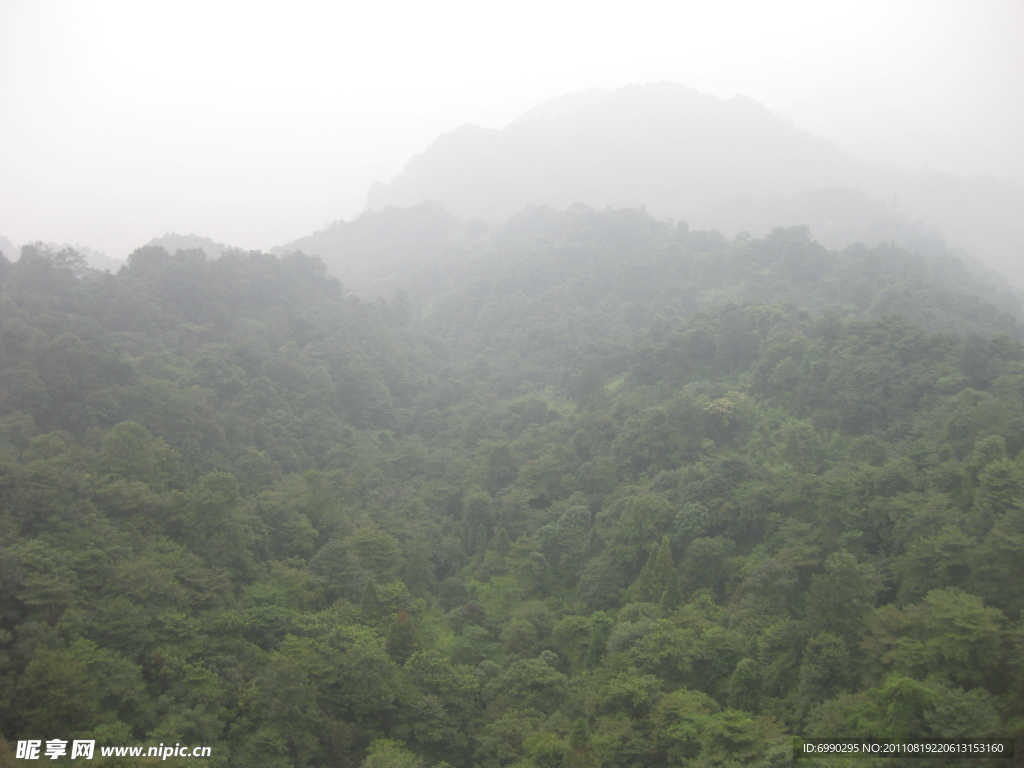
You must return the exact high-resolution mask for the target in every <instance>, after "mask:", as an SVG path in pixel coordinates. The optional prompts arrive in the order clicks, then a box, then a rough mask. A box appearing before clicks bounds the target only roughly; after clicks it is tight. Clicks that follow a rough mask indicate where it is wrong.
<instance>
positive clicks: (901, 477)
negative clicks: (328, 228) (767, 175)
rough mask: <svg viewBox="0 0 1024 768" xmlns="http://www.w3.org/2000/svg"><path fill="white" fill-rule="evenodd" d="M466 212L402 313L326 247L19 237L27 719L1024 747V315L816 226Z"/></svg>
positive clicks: (305, 761)
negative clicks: (828, 236) (727, 230)
mask: <svg viewBox="0 0 1024 768" xmlns="http://www.w3.org/2000/svg"><path fill="white" fill-rule="evenodd" d="M391 215H392V216H393V217H396V224H401V220H400V219H401V214H400V213H398V212H393V213H392V214H391ZM423 215H424V214H423V212H422V211H419V212H410V213H409V216H410V217H411V221H412V222H413V223H410V224H409V226H410V227H413V228H415V227H422V226H425V225H424V224H423V221H422V217H423ZM415 222H419V223H415ZM381 231H382V235H381V236H382V237H383V238H390V240H385V242H395V241H396V238H398V236H396V235H395V233H394V232H393V231H391V230H389V229H388V228H386V227H382V228H381ZM445 231H449V234H448V235H444V237H449V236H451V237H455V238H456V239H457V240H458V242H460V243H461V245H460V249H461V250H459V251H458V252H457V253H455V255H452V254H453V251H448V250H446V249H445V247H444V245H443V243H444V237H442V238H440V244H438V243H434V244H428V246H427V250H428V251H429V249H436V250H437V252H438V253H440V254H442V255H445V254H447V256H449V257H450V258H448V260H447V261H445V262H443V264H442V265H441V266H439V265H438V263H437V259H432V258H431V257H430V255H429V252H428V253H424V252H422V251H418V250H417V248H416V246H415V243H414V241H415V238H412V240H411V241H410V242H411V244H410V245H409V246H408V260H406V261H401V262H400V266H395V265H394V264H392V265H391V266H388V262H387V260H386V259H384V261H382V262H381V264H380V265H379V266H381V268H382V269H383V270H384V271H383V272H381V273H380V276H381V277H382V278H387V280H388V281H390V282H389V283H388V284H389V285H394V286H400V285H401V286H404V292H402V293H398V294H396V295H395V297H394V298H392V299H390V300H387V301H385V300H369V301H367V300H363V299H359V298H356V297H355V296H353V295H351V294H348V293H346V291H345V290H344V289H343V288H342V285H341V284H339V282H338V280H337V279H335V278H334V277H332V276H330V275H329V274H328V273H327V270H326V268H325V266H324V264H323V263H322V262H320V261H319V260H317V259H314V258H311V257H306V256H303V255H301V254H291V255H287V256H282V257H275V256H270V255H266V254H261V253H242V252H238V251H228V252H226V253H225V254H223V255H222V256H221V257H220V258H219V259H216V260H208V259H206V258H205V257H204V255H203V254H201V253H198V252H190V251H178V252H176V253H175V254H169V253H167V252H166V251H165V250H163V249H162V248H159V247H147V248H143V249H140V250H139V251H136V252H135V253H134V254H133V255H132V257H131V259H130V261H129V263H128V265H127V267H125V268H124V269H123V270H122V271H121V272H120V273H119V274H117V275H109V274H100V273H96V272H92V271H90V270H89V269H88V268H86V267H85V265H84V263H83V262H82V261H81V259H78V258H76V255H75V254H74V253H73V252H67V251H65V252H59V253H53V252H49V251H47V250H46V249H45V248H42V247H38V248H26V249H24V250H23V252H22V255H21V258H20V259H19V260H18V261H17V262H15V263H11V262H7V261H3V262H0V441H2V447H0V498H2V507H0V509H2V512H0V580H2V586H0V689H2V690H5V691H10V692H13V693H12V694H11V695H7V696H4V697H2V702H0V734H2V736H3V738H4V739H5V740H6V742H7V743H8V744H13V743H14V742H15V741H16V740H18V739H26V738H42V739H47V738H69V739H70V738H76V737H78V738H95V739H97V740H98V741H99V742H100V743H103V744H133V743H138V744H147V745H148V744H156V743H161V742H162V743H176V742H180V743H182V744H188V745H196V744H203V745H210V746H212V747H213V755H212V757H211V758H209V759H207V761H206V764H208V765H211V766H243V765H245V766H248V765H261V766H352V767H353V768H359V767H360V766H362V767H365V768H371V767H376V768H381V767H385V766H387V767H391V766H409V767H413V768H415V767H417V766H418V767H420V768H428V767H431V766H445V765H447V766H452V767H458V766H484V767H486V768H491V767H494V768H497V767H498V766H518V767H519V768H528V767H531V766H532V767H540V766H560V765H572V766H609V767H611V766H623V767H626V766H636V767H637V768H639V767H640V766H651V765H695V766H714V765H736V764H745V765H761V766H775V765H786V764H789V761H790V759H791V755H792V736H793V735H802V736H835V735H843V736H865V737H869V736H870V737H878V738H900V737H906V736H918V737H921V736H923V737H927V736H968V737H985V736H1002V737H1011V736H1016V737H1018V738H1019V737H1021V736H1024V720H1022V719H1021V715H1020V713H1021V712H1022V711H1024V700H1022V698H1021V691H1022V690H1024V685H1022V681H1024V623H1022V622H1024V619H1022V610H1024V600H1022V596H1021V592H1020V589H1019V587H1018V584H1017V582H1018V581H1019V574H1020V572H1021V568H1022V565H1024V503H1022V499H1024V455H1022V453H1021V449H1022V447H1024V346H1022V343H1021V342H1022V335H1021V332H1020V329H1019V327H1018V324H1017V321H1016V320H1015V314H1016V313H1017V312H1018V307H1017V305H1015V304H1014V302H1013V300H1012V299H1011V298H1009V297H1004V296H1001V295H1000V294H999V293H998V291H996V290H995V289H992V288H990V287H986V285H985V284H984V283H983V282H982V281H980V280H979V279H976V278H974V277H972V276H971V275H970V273H968V272H967V271H966V270H964V269H963V268H962V267H961V266H960V265H959V264H958V263H957V262H955V261H953V260H952V259H949V258H948V257H945V256H943V255H942V254H933V255H929V254H924V255H916V254H911V253H908V252H905V251H902V250H899V249H897V248H893V247H891V246H881V247H878V248H874V249H866V248H851V249H848V250H846V251H843V252H834V251H828V250H826V249H825V248H823V247H822V246H820V245H819V244H817V243H815V242H814V241H813V240H811V239H810V237H809V236H808V233H807V232H806V230H801V229H788V230H776V231H775V232H773V233H772V234H771V235H770V236H768V237H766V238H763V239H754V238H745V237H741V238H737V239H734V240H726V239H725V238H723V237H722V236H721V235H718V234H717V233H714V232H703V231H692V232H691V231H689V230H688V229H687V228H686V227H685V226H670V225H668V224H665V223H663V222H659V221H657V220H655V219H652V218H650V217H648V216H646V215H645V214H642V213H638V212H636V211H629V210H619V211H611V210H610V211H605V212H603V213H598V212H595V211H593V210H590V209H587V208H584V207H577V208H574V209H572V210H570V211H567V212H564V213H556V212H552V211H549V210H546V209H534V210H531V211H527V212H526V213H524V214H523V215H521V216H519V217H517V218H515V219H514V220H512V221H510V222H509V223H508V224H506V225H503V226H501V227H496V228H481V227H475V228H474V227H468V226H467V225H464V224H461V223H455V224H452V225H451V228H450V230H445ZM451 232H455V235H451V234H450V233H451ZM467 233H471V234H467ZM362 237H363V242H362V244H361V245H360V246H359V247H360V248H371V249H372V248H376V249H377V251H378V252H379V253H382V254H384V255H386V254H387V253H388V252H389V248H388V246H387V245H382V244H379V243H378V244H377V245H375V244H374V239H373V238H374V235H373V234H372V232H371V233H369V234H367V233H365V232H364V234H363V235H362ZM398 239H400V238H398ZM403 273H404V274H403ZM339 277H340V278H341V281H342V283H344V280H345V276H344V274H340V275H339ZM375 279H376V278H375ZM979 294H982V295H983V296H985V297H986V298H979ZM2 750H3V742H0V756H2V754H3V752H2ZM11 750H12V751H13V747H11ZM97 762H99V761H97ZM166 762H167V764H172V763H173V759H172V760H168V761H166ZM184 762H185V761H182V764H184ZM187 762H188V764H189V765H197V764H202V761H198V760H192V759H190V760H188V761H187ZM978 763H979V764H985V765H995V764H998V763H997V762H993V761H986V762H984V763H981V761H978ZM111 764H114V763H111ZM808 764H809V765H812V764H813V762H811V761H808ZM915 764H921V765H926V764H927V761H924V762H919V763H915ZM962 764H964V765H969V764H971V761H969V760H967V761H964V762H963V763H962Z"/></svg>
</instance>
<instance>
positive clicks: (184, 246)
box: [146, 232, 231, 259]
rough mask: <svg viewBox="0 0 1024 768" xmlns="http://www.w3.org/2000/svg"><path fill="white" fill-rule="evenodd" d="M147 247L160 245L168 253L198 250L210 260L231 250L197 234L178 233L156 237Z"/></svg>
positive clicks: (229, 247) (227, 246)
mask: <svg viewBox="0 0 1024 768" xmlns="http://www.w3.org/2000/svg"><path fill="white" fill-rule="evenodd" d="M146 245H158V246H160V247H161V248H163V249H164V250H166V251H167V252H168V253H174V252H175V251H179V250H180V251H192V250H197V249H198V250H201V251H203V252H204V253H205V254H206V258H208V259H219V258H220V257H221V255H223V253H224V251H226V250H231V246H229V245H225V244H224V243H218V242H217V241H215V240H214V239H213V238H209V237H203V236H202V235H196V234H188V235H179V234H178V233H177V232H167V233H165V234H164V235H162V236H161V237H154V238H153V239H152V240H150V241H149V242H148V243H146Z"/></svg>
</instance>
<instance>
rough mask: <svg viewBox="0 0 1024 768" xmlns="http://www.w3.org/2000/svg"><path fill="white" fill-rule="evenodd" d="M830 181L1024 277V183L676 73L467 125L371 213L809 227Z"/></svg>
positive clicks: (411, 166) (376, 198) (380, 188)
mask: <svg viewBox="0 0 1024 768" xmlns="http://www.w3.org/2000/svg"><path fill="white" fill-rule="evenodd" d="M837 189H845V190H848V191H850V192H851V193H858V194H859V193H864V194H866V195H867V196H868V197H869V198H870V199H871V200H873V201H876V202H878V203H881V204H884V205H889V204H890V201H892V200H893V198H894V195H895V196H896V197H897V198H898V199H899V201H900V211H899V213H900V214H901V215H903V216H904V217H906V218H907V219H909V220H911V221H916V220H920V221H922V222H923V223H924V224H925V225H926V226H928V225H930V226H934V227H937V228H938V229H939V231H940V232H941V234H942V236H943V237H945V238H947V239H948V240H949V241H950V243H951V244H953V245H956V246H959V247H962V248H966V249H968V250H969V251H970V252H972V253H974V254H975V255H976V256H978V257H980V258H982V259H983V260H984V261H986V262H987V263H988V264H989V265H990V266H992V267H995V268H997V269H1001V270H1003V271H1006V272H1008V273H1012V274H1014V275H1015V276H1018V277H1024V268H1022V266H1021V264H1020V260H1019V254H1020V252H1021V251H1022V249H1024V188H1022V187H1020V186H1017V185H1013V184H1007V183H995V182H991V181H987V180H977V179H973V180H971V179H960V178H958V177H956V176H953V175H951V174H934V173H931V174H928V173H926V172H923V171H922V172H917V171H909V170H896V169H890V168H881V167H876V166H872V165H870V164H868V163H864V162H861V161H860V160H858V159H857V158H855V157H853V156H852V155H849V154H847V153H845V152H843V151H842V150H840V149H839V148H838V147H837V146H836V145H835V144H833V143H832V142H831V141H828V140H827V139H825V138H822V137H820V136H816V135H813V134H811V133H809V132H807V131H804V130H802V129H800V128H799V127H798V126H796V125H794V124H793V123H792V122H790V121H788V120H786V119H784V118H783V117H781V116H779V115H777V114H775V113H774V112H772V111H771V110H770V109H768V108H767V107H765V106H764V105H763V104H760V103H758V102H757V101H755V100H753V99H751V98H749V97H746V96H734V97H732V98H730V99H722V98H719V97H717V96H713V95H710V94H705V93H700V92H698V91H695V90H693V89H692V88H687V87H685V86H683V85H680V84H678V83H646V84H641V85H630V86H626V87H623V88H618V89H600V88H597V89H592V90H588V91H581V92H578V93H571V94H567V95H565V96H562V97H559V98H556V99H552V100H550V101H546V102H544V103H542V104H540V105H538V106H537V107H535V108H533V109H531V110H528V111H527V112H525V113H524V114H523V115H521V116H520V117H519V118H517V119H516V120H514V121H512V122H511V123H510V124H509V125H507V126H505V127H504V128H501V129H485V128H480V127H478V126H474V125H464V126H462V127H461V128H458V129H456V130H454V131H451V132H449V133H446V134H443V135H442V136H440V137H438V138H437V139H436V140H435V141H434V142H433V143H432V144H431V145H430V146H429V147H427V148H426V149H425V150H424V151H423V152H422V153H420V154H418V155H416V156H414V157H413V158H411V159H410V160H409V162H408V164H407V165H406V167H405V168H404V170H403V171H402V173H401V174H399V175H398V176H397V177H395V178H394V179H392V180H391V181H390V182H387V183H377V184H374V185H373V187H371V189H370V190H369V192H368V194H367V203H366V210H368V211H377V210H381V209H384V208H386V207H388V206H394V207H409V206H414V205H419V204H421V203H424V202H430V201H434V202H438V203H441V204H442V205H444V207H445V209H446V210H448V211H450V212H451V213H452V214H454V215H455V216H458V217H460V218H463V219H481V220H483V221H487V222H494V223H497V222H501V221H505V220H507V219H508V218H510V217H511V216H514V215H515V214H517V213H518V212H519V211H521V210H523V209H524V208H525V207H527V206H529V205H546V206H549V207H551V208H555V209H566V208H568V207H569V206H571V205H573V204H575V203H584V204H587V205H590V206H593V207H595V208H597V209H603V208H607V207H611V208H640V207H643V208H645V209H646V210H647V211H648V212H649V213H650V214H652V215H654V216H656V217H659V218H671V219H684V220H686V221H687V222H688V223H689V224H690V225H692V226H696V227H708V226H715V227H720V228H722V229H723V231H725V232H726V233H727V234H729V233H730V230H731V233H732V234H735V233H736V232H738V231H741V230H748V231H751V233H752V234H759V233H758V232H757V231H755V230H754V228H753V227H752V226H751V225H750V224H749V223H747V222H746V221H745V220H743V216H745V215H746V212H749V211H750V210H751V209H752V208H751V201H759V203H758V205H759V210H760V212H761V213H762V214H765V215H767V214H768V213H770V212H771V211H777V212H784V213H785V217H786V218H785V219H783V220H778V221H772V222H770V223H771V224H772V225H776V226H791V225H797V224H807V225H810V226H812V228H813V227H814V225H815V223H816V219H815V217H816V216H818V215H819V214H820V213H821V210H820V209H821V205H819V204H817V203H815V201H814V199H813V197H814V194H815V193H816V192H817V191H822V190H837ZM829 199H830V200H833V201H834V200H835V199H837V198H836V196H835V195H834V194H832V193H830V197H829ZM779 200H784V201H793V203H792V204H786V205H780V204H779V203H778V201H779ZM735 201H743V203H742V205H741V206H739V207H736V206H735V205H734V202H735ZM865 210H866V209H865ZM838 213H839V214H841V213H842V212H838ZM829 216H830V217H831V216H832V214H829ZM841 217H842V216H841ZM877 218H878V216H876V215H873V216H872V219H877ZM848 224H849V226H846V227H844V230H845V231H848V232H856V231H861V230H870V231H871V233H872V236H873V237H876V238H877V237H878V236H879V232H877V231H876V230H877V229H878V228H877V226H875V225H874V224H872V223H870V222H859V223H857V222H848ZM765 232H766V230H763V229H762V230H761V232H760V234H764V233H765ZM886 239H888V237H886ZM844 244H845V243H839V242H836V243H835V246H836V247H839V246H841V245H844Z"/></svg>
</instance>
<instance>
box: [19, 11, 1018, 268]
mask: <svg viewBox="0 0 1024 768" xmlns="http://www.w3.org/2000/svg"><path fill="white" fill-rule="evenodd" d="M1022 8H1024V6H1021V4H1020V3H1017V2H1013V0H1003V1H1000V0H985V1H981V2H974V3H970V4H968V3H963V2H957V1H955V0H954V1H950V0H944V1H943V0H927V1H925V0H922V1H915V2H901V3H895V4H894V3H889V2H858V3H850V4H848V5H845V6H838V5H835V4H821V3H815V2H776V3H770V4H766V3H753V2H750V3H744V2H740V3H737V2H733V3H719V4H716V5H715V6H714V7H708V4H701V5H700V6H696V7H693V8H685V9H674V10H673V11H671V12H668V11H666V10H665V8H664V4H662V3H652V2H638V3H631V4H629V5H628V7H624V6H622V5H621V4H615V5H614V6H612V5H610V4H609V5H599V6H594V4H590V3H582V2H571V3H560V4H557V5H556V6H555V7H552V6H551V5H550V4H548V3H543V4H542V3H540V2H526V3H519V4H516V5H515V6H507V8H506V9H505V10H500V9H497V8H495V7H494V6H482V5H480V4H472V3H468V2H466V3H460V2H442V3H434V4H430V5H429V6H427V5H424V4H413V3H375V4H370V3H364V4H360V5H358V6H353V5H352V4H345V5H344V6H337V5H335V4H327V3H301V2H300V3H292V4H289V5H288V6H287V8H285V7H283V6H280V5H277V4H268V3H244V4H243V3H235V2H220V3H208V2H207V3H198V2H174V3H161V4H152V3H130V2H122V1H109V2H103V1H97V2H90V3H78V2H55V1H54V0H35V1H32V2H29V1H22V0H5V2H3V3H2V4H0V104H2V107H3V119H2V120H0V148H2V149H0V235H2V236H3V237H6V238H8V239H9V240H10V241H12V242H13V243H15V244H20V243H23V242H28V241H34V240H44V241H51V242H67V243H74V244H81V245H83V246H88V247H90V248H93V249H96V250H98V251H102V252H104V253H106V254H108V255H110V256H112V257H117V258H120V257H124V256H125V255H127V254H128V253H129V252H130V251H131V250H132V249H134V248H135V247H137V246H139V245H141V244H143V243H144V242H146V241H148V240H149V239H151V238H153V237H155V236H158V235H162V234H164V233H165V232H171V231H175V232H179V233H182V234H187V233H196V234H199V235H203V236H206V237H210V238H212V239H213V240H215V241H218V242H224V243H228V244H231V245H237V246H240V247H245V248H262V249H267V248H270V247H271V246H273V245H276V244H280V243H284V242H288V241H290V240H294V239H296V238H298V237H301V236H302V235H306V234H308V233H310V232H313V231H315V230H317V229H319V228H322V227H323V226H324V225H325V224H327V223H328V222H330V221H333V220H336V219H343V218H350V217H352V216H354V215H356V214H357V213H358V212H359V211H360V210H361V209H362V207H363V205H364V204H365V202H366V195H367V190H368V189H369V188H370V186H371V185H372V184H373V183H374V182H378V181H384V182H387V181H389V180H391V179H392V178H394V177H395V176H397V175H398V174H399V173H400V172H401V171H402V169H403V167H404V166H405V165H406V163H407V162H408V160H409V159H410V158H411V157H412V156H414V155H416V154H417V153H420V152H422V151H423V150H424V148H426V147H427V146H428V145H430V144H431V143H432V142H433V141H434V140H435V139H436V138H437V137H438V136H439V135H441V134H444V133H446V132H449V131H451V130H453V129H455V128H457V127H459V126H461V125H464V124H467V123H471V124H474V125H478V126H482V127H485V128H500V127H503V126H505V125H507V124H509V123H510V122H512V121H514V120H515V119H516V118H517V117H519V116H520V115H521V114H523V113H525V112H527V111H529V110H530V109H532V108H533V107H535V106H536V105H538V104H541V103H543V102H545V101H547V100H550V99H553V98H556V97H559V96H561V95H563V94H566V93H571V92H577V91H582V90H586V89H588V88H594V87H601V88H618V87H622V86H625V85H627V84H630V83H644V82H662V81H671V82H677V83H680V84H682V85H684V86H686V87H688V88H692V89H696V90H698V91H700V92H703V93H707V94H712V95H715V96H718V97H722V98H729V97H732V96H733V95H736V94H741V95H744V96H747V97H749V98H751V99H753V100H755V101H757V102H760V103H761V104H763V105H765V106H766V107H767V108H768V109H769V110H771V111H772V112H775V113H777V114H779V115H781V116H782V117H784V118H785V119H787V120H789V121H791V122H793V123H794V124H795V125H796V126H798V127H800V128H802V129H805V130H807V131H810V132H812V133H815V134H818V135H820V136H823V137H825V138H827V139H829V140H830V141H832V142H834V143H835V144H836V145H837V146H838V147H839V148H840V149H842V150H845V151H846V152H849V153H851V154H852V155H854V156H856V157H857V158H859V159H861V160H866V161H871V162H877V163H888V164H895V165H900V166H906V167H913V168H931V169H935V170H940V171H949V172H955V173H960V174H967V175H974V174H990V175H993V176H995V177H997V178H999V179H1003V180H1012V179H1016V180H1017V181H1022V180H1024V143H1022V142H1020V140H1019V137H1020V136H1021V135H1024V106H1022V105H1024V101H1022V100H1021V98H1020V93H1021V85H1022V78H1024V54H1022V51H1021V49H1022V46H1020V45H1019V42H1020V40H1022V39H1024V10H1022Z"/></svg>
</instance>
